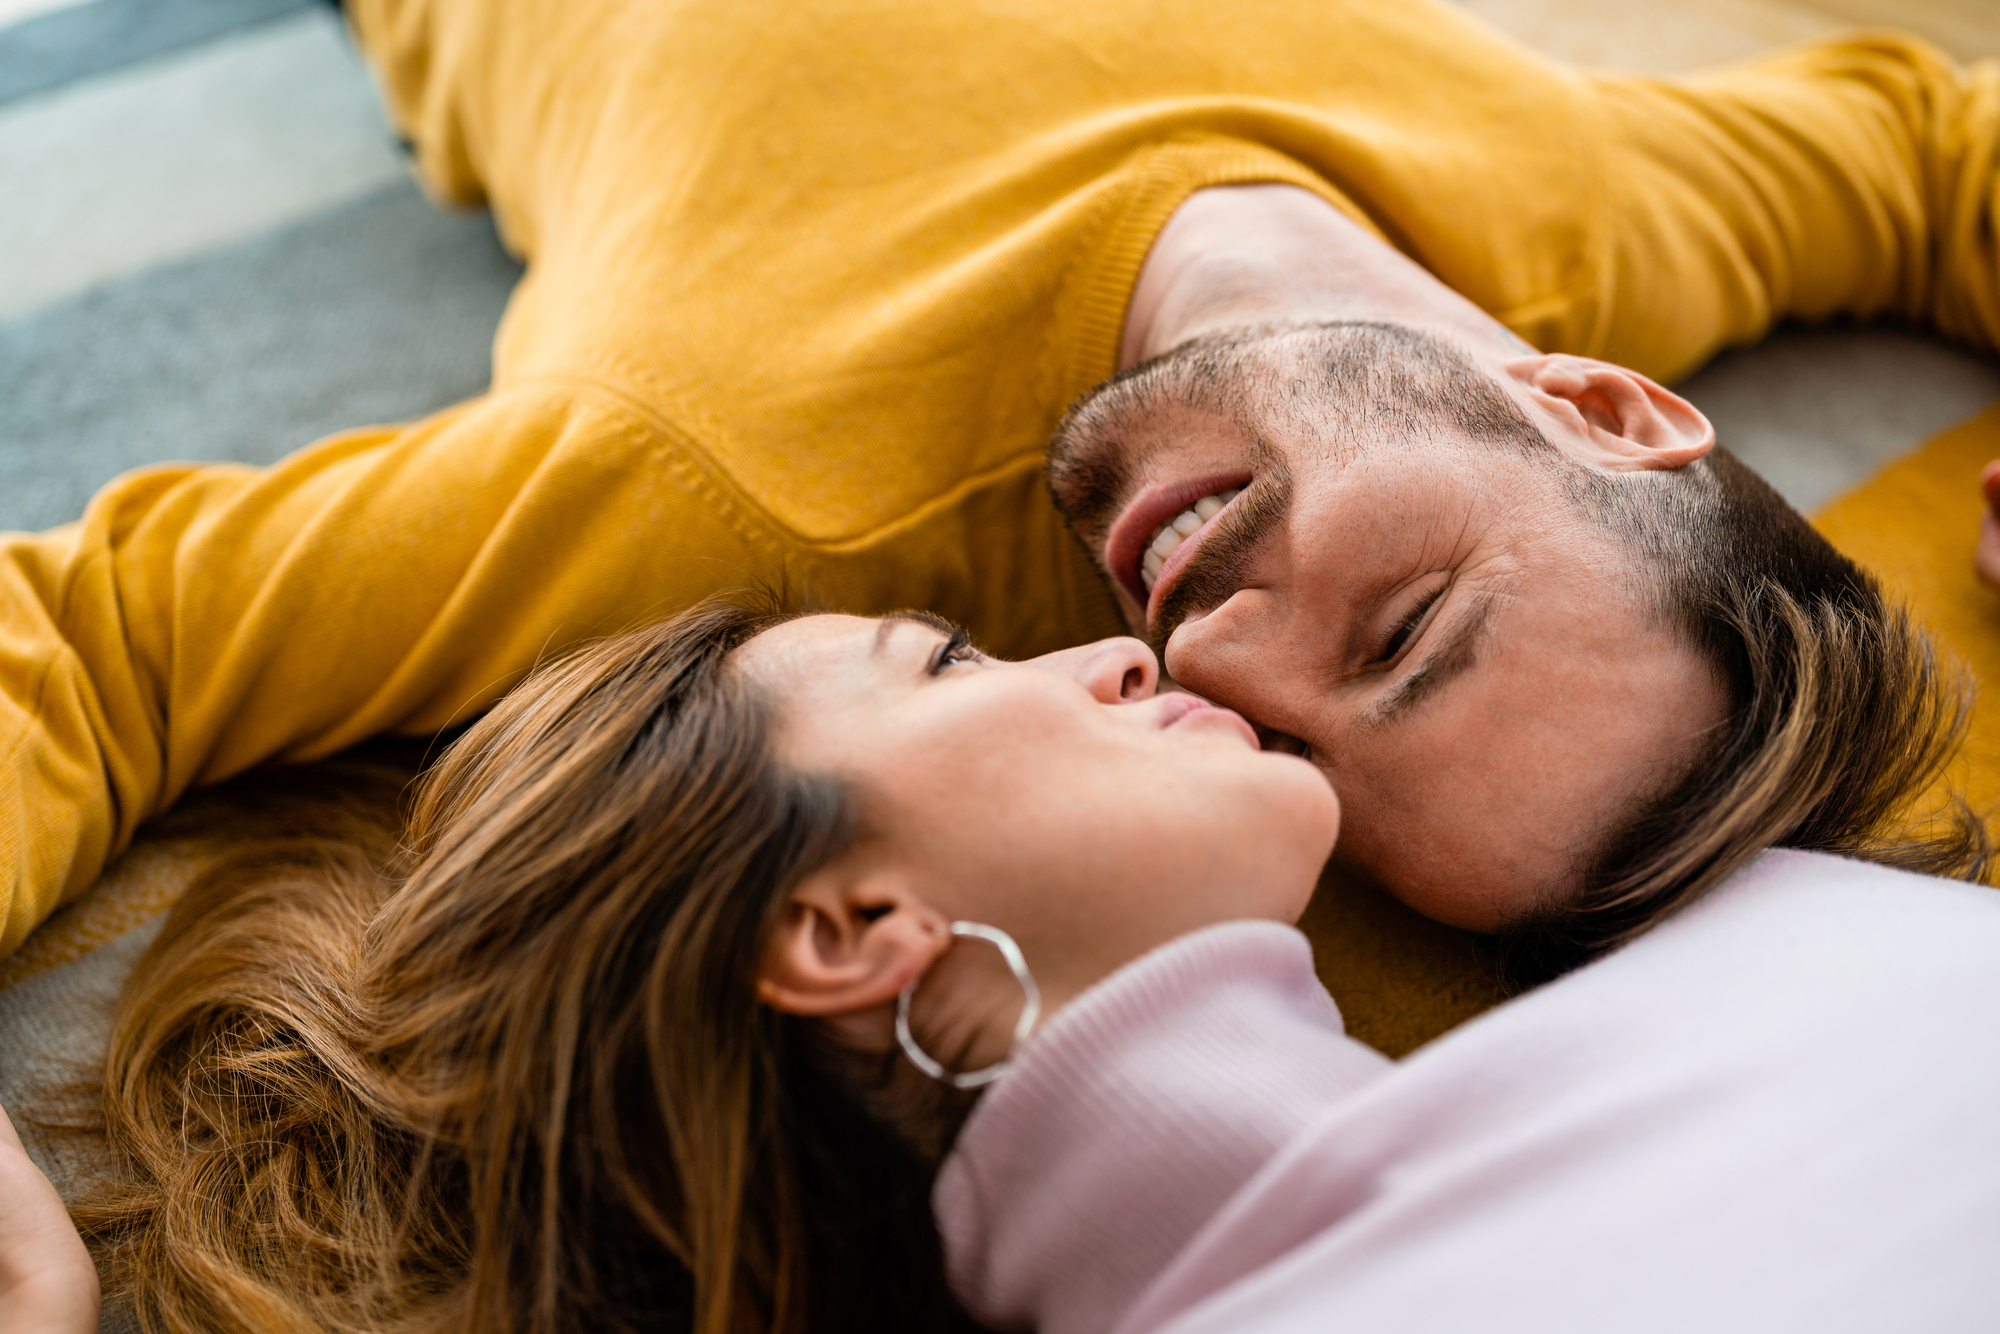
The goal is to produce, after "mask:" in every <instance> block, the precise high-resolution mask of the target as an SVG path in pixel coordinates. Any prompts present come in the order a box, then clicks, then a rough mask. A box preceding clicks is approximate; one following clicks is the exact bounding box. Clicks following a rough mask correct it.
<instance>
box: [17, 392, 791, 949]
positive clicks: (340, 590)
mask: <svg viewBox="0 0 2000 1334" xmlns="http://www.w3.org/2000/svg"><path fill="white" fill-rule="evenodd" d="M777 569H778V561H777V559H776V557H775V556H774V554H773V551H772V549H771V548H770V547H769V546H768V545H766V544H763V543H762V542H760V540H759V539H758V537H757V536H756V535H755V534H754V533H751V532H749V531H748V530H747V529H745V528H744V527H743V525H742V523H741V521H740V520H739V519H737V518H736V517H735V516H734V514H733V511H731V510H730V509H729V508H728V507H727V506H724V505H721V504H719V503H716V498H715V496H714V494H713V489H712V484H711V481H710V479H709V478H708V476H707V474H706V473H705V471H704V467H703V462H702V458H701V456H700V454H699V453H698V451H695V450H693V449H691V448H690V447H688V446H687V444H686V442H685V441H684V440H682V439H680V438H679V437H678V436H677V435H676V434H675V433H674V431H673V430H672V429H671V428H670V427H669V426H667V425H666V424H665V423H663V422H659V421H656V420H650V419H649V418H648V415H647V414H646V413H645V412H644V411H642V410H640V409H638V408H636V407H634V406H633V405H630V404H628V403H624V402H621V401H619V400H617V399H615V398H612V397H609V396H607V395H604V394H602V393H601V392H597V391H593V390H588V389H571V388H562V389H559V390H551V389H550V388H548V387H547V386H536V385H529V386H522V387H519V388H516V389H514V390H511V391H508V392H504V393H499V394H496V395H494V396H491V397H489V398H485V399H482V400H478V401H475V402H473V403H471V404H469V405H466V406H464V407H461V408H458V409H455V410H452V411H448V412H446V413H444V414H442V415H440V416H438V417H436V418H434V419H432V420H429V421H426V422H424V423H421V424H419V425H416V426H413V427H410V428H407V429H403V430H375V431H364V432H358V433H354V434H350V435H346V436H341V437H337V438H335V439H332V440H329V441H327V442H325V443H322V444H319V445H316V446H314V447H312V448H310V449H307V450H304V451H302V452H300V453H299V454H297V455H294V456H293V457H291V458H290V459H288V460H286V461H285V462H283V463H281V464H279V465H278V466H276V467H274V468H271V469H268V470H259V469H251V468H244V467H235V466H226V467H205V468H190V467H179V466H173V467H161V468H153V469H149V470H145V471H142V472H138V473H134V474H131V475H128V476H126V477H124V478H121V479H120V480H119V481H117V482H116V483H114V484H112V485H111V486H110V487H107V488H106V489H105V490H104V491H102V492H100V493H99V494H98V495H97V497H96V498H95V499H94V500H93V501H92V502H91V504H90V506H89V509H88V510H87V512H86V513H85V515H84V518H83V519H82V521H81V522H80V523H76V524H71V525H68V526H66V527H64V528H61V529H57V530H55V531H53V532H50V533H46V534H43V535H40V536H28V535H24V534H16V535H10V536H8V537H6V538H5V539H4V540H3V541H0V772H4V774H5V775H6V778H5V797H4V799H0V867H5V869H6V877H7V878H6V880H5V881H4V882H0V952H5V951H10V950H12V949H13V948H14V947H15V946H17V945H18V944H19V943H20V941H21V940H22V938H23V937H24V936H25V935H26V934H27V933H28V932H29V931H30V930H31V929H32V928H33V927H34V926H35V925H36V924H37V923H38V922H40V921H41V920H42V919H43V918H44V917H46V916H47V915H48V914H49V912H51V911H52V910H53V909H54V907H55V906H56V905H57V904H58V903H59V902H60V901H62V900H63V899H65V898H67V897H69V896H72V895H74V894H76V893H78V892H81V891H82V890H83V889H84V888H86V887H88V885H89V884H90V882H91V881H92V879H93V878H94V877H95V876H96V874H97V872H98V871H99V869H100V868H101V867H102V865H103V863H104V862H105V860H106V859H107V858H108V857H109V856H111V855H113V854H115V853H116V852H117V851H118V850H119V849H120V848H122V847H123V846H124V844H125V843H126V842H127V841H128V840H129V839H130V838H131V836H132V833H133V830H134V828H135V827H136V826H137V825H138V824H139V823H140V822H141V821H143V820H145V819H146V818H147V817H149V816H151V815H153V814H156V813H157V812H159V811H160V810H161V809H162V808H164V807H165V806H166V805H167V804H168V803H170V802H171V801H173V800H174V798H175V797H176V796H177V795H178V794H180V793H181V792H183V791H184V790H186V789H187V788H188V787H189V786H190V785H192V784H196V783H202V782H210V781H214V780H217V779H219V778H222V777H224V776H227V775H228V774H231V773H234V772H237V771H239V770H242V769H244V768H246V767H248V766H250V765H252V764H254V763H257V762H259V761H261V760H264V759H268V758H272V757H281V758H309V757H313V756H318V755H324V754H327V753H329V752H332V751H335V750H338V749H340V748H342V747H345V746H348V745H351V744H353V743H354V742H357V741H359V740H361V739H363V738H365V737H368V736H370V735H373V734H377V733H381V732H384V731H390V730H397V729H401V730H411V731H419V732H426V731H431V730H434V729H436V728H439V727H442V726H445V725H447V724H449V723H451V722H453V721H455V720H459V719H463V718H466V717H468V716H469V715H471V714H472V713H474V712H476V711H477V710H479V709H481V708H482V707H484V706H486V705H487V704H490V703H491V701H492V700H493V699H494V698H496V697H497V695H498V694H499V693H500V692H501V691H503V690H505V689H506V688H507V686H508V685H510V684H511V683H512V682H513V681H514V680H516V679H518V677H519V676H520V674H521V673H522V672H523V671H524V670H525V669H527V668H528V667H529V666H530V665H531V664H532V663H533V662H534V661H535V660H536V658H537V657H539V656H541V655H543V654H546V653H551V652H555V651H558V650H560V649H562V648H563V647H565V646H566V645H568V644H570V643H573V642H576V641H577V640H579V639H581V638H584V637H587V636H591V635H595V634H601V633H605V632H608V631H611V630H615V629H617V628H619V627H620V626H622V625H624V624H627V623H629V622H631V621H634V620H637V619H639V618H643V617H647V616H650V615H657V614H664V613H666V612H669V611H672V610H674V609H675V608H677V607H679V606H683V605H686V604H687V603H688V602H690V601H692V600H693V599H695V598H698V597H700V596H702V595H704V594H706V593H708V592H710V591H713V590H715V589H717V588H726V587H729V586H731V585H739V584H743V583H746V582H748V581H750V580H752V579H755V578H759V577H769V576H770V575H772V574H773V572H774V571H775V570H777Z"/></svg>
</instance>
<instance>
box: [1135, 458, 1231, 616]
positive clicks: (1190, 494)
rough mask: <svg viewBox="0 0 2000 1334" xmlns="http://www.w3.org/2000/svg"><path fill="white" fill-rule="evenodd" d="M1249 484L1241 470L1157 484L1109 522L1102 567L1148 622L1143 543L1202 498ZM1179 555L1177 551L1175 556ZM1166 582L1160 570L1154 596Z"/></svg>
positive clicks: (1192, 539)
mask: <svg viewBox="0 0 2000 1334" xmlns="http://www.w3.org/2000/svg"><path fill="white" fill-rule="evenodd" d="M1249 484H1250V474H1249V472H1248V471H1247V470H1245V469H1242V468H1237V469H1234V470H1232V471H1229V472H1215V473H1208V474H1205V475H1203V476H1200V477H1190V478H1188V479H1187V480H1185V481H1180V482H1157V483H1155V484H1153V485H1152V486H1149V487H1147V488H1146V489H1145V490H1144V491H1141V492H1140V493H1139V494H1138V495H1137V496H1136V497H1134V498H1133V499H1132V501H1131V503H1130V504H1128V505H1126V506H1125V512H1124V513H1123V514H1120V515H1119V516H1118V518H1117V520H1116V521H1115V522H1113V523H1112V525H1111V531H1110V533H1109V534H1107V535H1106V537H1105V539H1104V565H1105V568H1106V569H1108V570H1110V571H1111V576H1112V577H1113V578H1114V579H1116V580H1117V581H1118V582H1119V583H1120V584H1121V585H1123V586H1124V588H1125V591H1126V592H1128V593H1130V594H1131V595H1132V600H1133V601H1134V602H1136V603H1138V604H1139V605H1140V606H1141V607H1148V608H1149V610H1148V613H1147V619H1148V620H1150V619H1151V611H1150V602H1151V598H1150V597H1149V596H1148V594H1147V592H1146V585H1145V581H1143V580H1142V579H1140V578H1139V562H1140V561H1141V560H1142V559H1144V557H1145V554H1146V544H1147V542H1148V541H1149V540H1150V539H1151V538H1152V535H1153V530H1154V529H1155V528H1158V527H1159V526H1160V525H1161V524H1163V523H1165V522H1166V521H1167V520H1169V519H1171V518H1173V517H1174V516H1175V515H1176V514H1179V513H1180V512H1181V511H1182V510H1184V509H1186V508H1188V507H1189V506H1190V505H1192V504H1194V503H1195V502H1196V501H1197V500H1200V499H1201V498H1202V497H1203V496H1212V495H1214V494H1215V493H1216V492H1218V491H1227V490H1229V489H1230V488H1231V487H1244V486H1248V485H1249ZM1205 532H1207V527H1206V525H1204V526H1203V529H1202V533H1205ZM1202 533H1197V534H1195V536H1194V537H1191V538H1189V539H1188V541H1189V542H1195V541H1199V540H1200V538H1201V536H1202ZM1179 554H1180V552H1179V550H1178V548H1177V549H1176V550H1175V555H1179ZM1168 562H1169V563H1170V564H1173V563H1174V562H1173V558H1172V557H1168ZM1167 583H1168V572H1167V571H1164V570H1163V571H1161V573H1160V578H1159V580H1158V581H1157V582H1156V583H1155V584H1154V585H1153V593H1154V594H1158V593H1159V592H1160V590H1162V589H1163V588H1165V587H1166V586H1167Z"/></svg>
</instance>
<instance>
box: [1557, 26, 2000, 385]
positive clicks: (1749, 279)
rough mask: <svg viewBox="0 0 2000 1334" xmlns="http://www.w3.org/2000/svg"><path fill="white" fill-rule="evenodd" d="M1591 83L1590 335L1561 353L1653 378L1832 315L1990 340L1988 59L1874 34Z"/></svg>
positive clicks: (1999, 162) (1995, 187) (1997, 205)
mask: <svg viewBox="0 0 2000 1334" xmlns="http://www.w3.org/2000/svg"><path fill="white" fill-rule="evenodd" d="M1593 86H1594V88H1595V90H1596V92H1597V98H1596V101H1597V106H1598V108H1599V112H1598V114H1599V120H1600V124H1599V126H1598V127H1597V129H1598V131H1599V132H1598V133H1597V134H1594V135H1590V136H1588V137H1587V141H1588V142H1590V143H1592V144H1594V145H1599V146H1601V147H1599V148H1597V149H1596V150H1595V151H1597V152H1599V153H1600V154H1601V160H1600V161H1598V162H1596V163H1594V164H1586V165H1588V166H1591V167H1592V169H1594V170H1596V171H1597V172H1599V173H1600V174H1601V176H1602V178H1603V181H1604V189H1603V208H1604V219H1603V225H1604V231H1603V235H1604V236H1605V237H1607V238H1608V246H1607V249H1606V252H1605V254H1604V256H1603V257H1602V260H1601V263H1602V265H1603V277H1602V279H1601V281H1600V285H1599V290H1598V292H1597V294H1596V297H1595V300H1596V302H1597V303H1598V304H1599V307H1600V310H1599V315H1598V324H1599V328H1600V332H1599V334H1598V335H1597V341H1598V343H1599V346H1597V347H1594V348H1569V349H1563V350H1569V351H1582V352H1588V353H1589V354H1591V355H1596V356H1601V357H1605V358H1606V359H1608V360H1613V361H1618V362H1621V363H1624V364H1628V365H1633V366H1636V367H1638V368H1640V369H1642V370H1645V371H1646V372H1647V373H1649V374H1652V375H1655V376H1659V377H1662V378H1667V379H1672V378H1676V377H1678V376H1680V375H1683V374H1685V373H1687V372H1688V371H1690V370H1693V369H1694V368H1695V367H1696V366H1698V365H1700V364H1701V362H1703V361H1704V360H1706V359H1707V358H1708V357H1709V356H1710V355H1712V354H1713V353H1715V352H1716V351H1718V350H1720V349H1722V348H1724V347H1728V346H1733V345H1737V344H1742V343H1747V342H1751V341H1754V340H1755V339H1757V338H1759V337H1761V336H1762V335H1763V333H1764V332H1765V330H1767V329H1768V328H1769V327H1770V326H1771V325H1772V324H1773V323H1775V322H1776V321H1778V320H1780V319H1785V318H1796V319H1806V320H1819V319H1826V318H1830V317H1836V316H1853V317H1857V318H1863V319H1866V318H1872V317H1877V316H1894V317H1899V318H1903V319H1910V320H1923V321H1926V322H1929V323H1931V324H1934V325H1935V326H1936V327H1937V328H1938V329H1939V330H1940V331H1942V332H1943V333H1945V334H1947V335H1950V336H1951V337H1954V338H1957V339H1961V340H1963V341H1965V342H1967V343H1970V344H1972V345H1973V346H1975V347H1979V348H1986V349H1991V348H1994V347H1996V346H2000V230H1996V225H1995V224H1996V216H1995V215H1996V211H1997V210H2000V62H1994V61H1982V62H1980V63H1979V64H1977V65H1974V66H1971V67H1969V68H1962V67H1960V66H1958V65H1956V64H1954V63H1953V62H1952V61H1951V60H1950V59H1949V58H1948V57H1947V56H1945V55H1944V54H1943V53H1942V52H1940V51H1938V50H1937V49H1936V48H1935V47H1932V46H1930V45H1928V44H1926V43H1924V42H1922V41H1920V40H1918V39H1915V38H1910V37H1903V36H1900V35H1897V34H1893V33H1883V32H1874V33H1864V34H1861V35H1859V36H1856V37H1851V38H1847V39H1843V40H1834V41H1828V42H1821V43H1814V44H1811V45H1807V46H1804V47H1800V48H1796V49H1794V50H1790V51H1787V52H1783V53H1781V54H1779V55H1776V56H1773V57H1770V58H1767V59H1764V60H1760V61H1755V62H1752V63H1749V64H1745V65H1739V66H1731V67H1727V68H1724V69H1720V70H1717V71H1714V72H1709V73H1701V74H1695V75H1689V76H1687V77H1684V78H1680V79H1673V80H1658V79H1640V78H1629V77H1612V76H1606V77H1601V78H1597V79H1595V80H1593Z"/></svg>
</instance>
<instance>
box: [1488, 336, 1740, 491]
mask: <svg viewBox="0 0 2000 1334" xmlns="http://www.w3.org/2000/svg"><path fill="white" fill-rule="evenodd" d="M1502 369H1503V370H1505V371H1506V373H1507V374H1508V375H1510V376H1512V377H1513V378H1514V379H1515V380H1516V381H1518V382H1519V383H1520V384H1521V385H1522V386H1523V387H1525V388H1526V389H1527V391H1528V396H1529V397H1530V398H1531V399H1533V400H1534V402H1535V405H1536V406H1537V407H1539V408H1541V409H1542V411H1544V412H1546V413H1548V414H1549V415H1550V416H1552V417H1554V418H1555V419H1556V420H1557V421H1558V422H1559V423H1561V424H1562V425H1564V426H1567V427H1568V428H1569V435H1570V436H1571V437H1572V438H1571V439H1570V440H1568V441H1562V442H1559V445H1560V446H1561V447H1562V448H1563V449H1564V452H1565V453H1568V454H1570V455H1571V456H1573V457H1577V458H1581V459H1582V460H1584V461H1585V462H1588V463H1594V464H1596V465H1597V466H1599V467H1601V468H1605V469H1608V470H1610V471H1612V472H1643V471H1647V470H1651V469H1664V468H1681V467H1685V466H1687V465H1688V464H1690V463H1693V462H1694V461H1695V460H1696V459H1698V458H1700V457H1701V456H1702V455H1704V454H1706V453H1708V451H1709V450H1711V449H1713V448H1715V428H1714V427H1713V426H1711V425H1709V423H1708V418H1706V417H1704V416H1702V415H1701V412H1700V411H1699V410H1698V409H1697V408H1696V407H1695V406H1694V404H1692V403H1690V402H1688V401H1687V400H1686V399H1684V398H1682V397H1681V396H1680V395H1679V394H1676V393H1674V392H1673V391H1671V390H1668V389H1662V388H1661V387H1660V386H1659V385H1656V384H1654V383H1653V382H1652V381H1651V380H1649V379H1647V378H1646V377H1645V376H1643V375H1641V374H1639V372H1637V371H1632V370H1627V369H1625V367H1623V366H1613V365H1612V364H1611V363H1610V362H1607V361H1595V360H1592V359H1591V358H1589V357H1571V356H1565V355H1563V354H1561V353H1545V354H1539V355H1536V356H1532V357H1518V358H1516V359H1515V360H1513V361H1510V362H1508V363H1507V364H1506V365H1505V366H1504V367H1502Z"/></svg>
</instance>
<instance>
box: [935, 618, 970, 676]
mask: <svg viewBox="0 0 2000 1334" xmlns="http://www.w3.org/2000/svg"><path fill="white" fill-rule="evenodd" d="M980 656H981V655H980V652H979V650H978V649H976V648H974V647H973V646H972V636H971V635H969V634H967V633H966V632H965V630H964V628H963V627H954V628H953V630H952V632H951V637H950V638H948V639H946V640H945V641H944V643H942V644H939V645H938V649H937V652H936V653H933V654H932V655H931V665H930V675H932V676H941V675H943V674H944V669H945V668H947V667H950V666H952V665H953V664H954V663H960V662H977V661H978V660H979V658H980Z"/></svg>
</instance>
